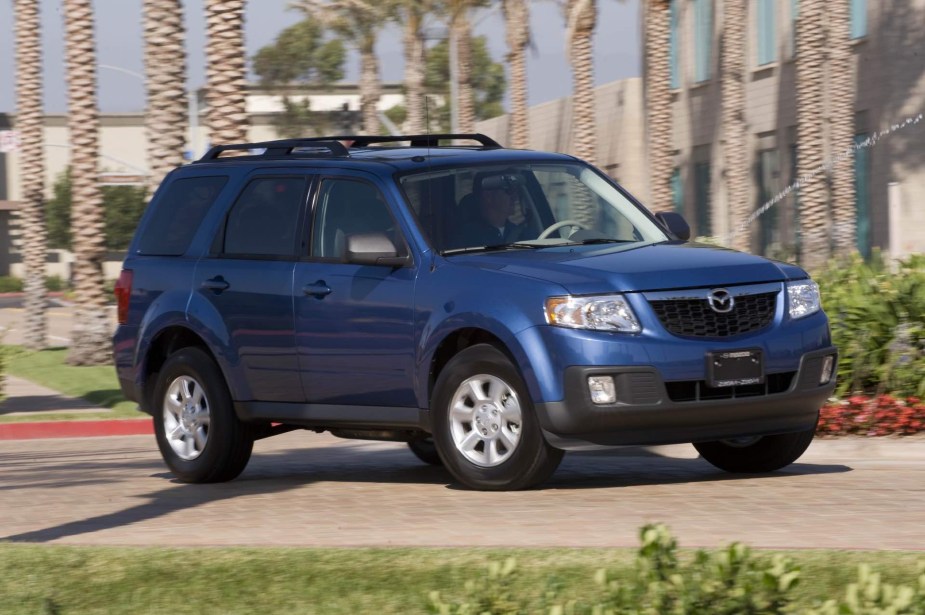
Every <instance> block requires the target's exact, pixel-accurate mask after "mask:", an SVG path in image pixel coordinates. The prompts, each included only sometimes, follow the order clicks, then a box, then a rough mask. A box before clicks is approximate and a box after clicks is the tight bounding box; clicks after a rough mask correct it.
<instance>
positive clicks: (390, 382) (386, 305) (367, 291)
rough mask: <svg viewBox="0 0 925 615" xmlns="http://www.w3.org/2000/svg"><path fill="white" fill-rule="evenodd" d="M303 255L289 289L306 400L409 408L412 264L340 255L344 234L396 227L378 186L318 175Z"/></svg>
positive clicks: (395, 233)
mask: <svg viewBox="0 0 925 615" xmlns="http://www.w3.org/2000/svg"><path fill="white" fill-rule="evenodd" d="M308 232H310V234H311V242H310V244H311V245H310V249H309V258H308V260H307V261H304V262H301V263H299V264H297V265H296V270H295V276H294V289H293V296H294V297H295V318H296V331H297V344H298V351H299V359H300V363H301V366H302V384H303V388H304V390H305V395H306V399H307V401H308V402H309V403H318V404H340V405H355V406H391V407H408V408H412V407H416V406H417V402H416V400H415V397H414V388H413V376H414V356H415V349H414V336H413V322H412V307H413V298H414V280H415V271H416V269H415V267H414V266H413V265H409V266H406V267H390V266H367V265H353V264H347V263H343V262H342V257H343V253H344V242H345V238H346V237H347V236H348V235H350V234H353V233H369V232H385V233H388V234H389V235H390V237H392V239H393V241H395V243H396V245H397V246H399V248H400V250H407V247H406V243H405V240H404V238H403V234H402V232H401V229H400V228H399V226H398V224H397V223H396V218H395V217H394V215H393V214H392V213H391V211H390V208H389V205H388V204H387V201H386V199H385V198H384V196H383V193H382V191H381V190H380V189H379V188H378V187H377V186H376V185H375V184H374V183H372V182H371V181H367V180H366V179H363V178H360V177H358V176H346V175H344V176H328V177H324V178H322V179H321V181H320V183H319V186H318V189H317V191H316V196H315V204H314V211H313V216H312V225H311V229H310V231H308Z"/></svg>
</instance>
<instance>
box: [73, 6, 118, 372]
mask: <svg viewBox="0 0 925 615" xmlns="http://www.w3.org/2000/svg"><path fill="white" fill-rule="evenodd" d="M63 9H64V20H65V24H64V25H65V39H66V46H67V53H66V57H67V82H68V133H69V137H70V144H71V167H70V168H71V182H72V184H71V185H72V188H71V190H72V192H71V194H72V199H73V200H72V203H73V205H72V210H71V228H72V238H71V246H72V248H73V250H74V265H73V267H74V269H73V271H74V275H73V277H74V297H75V303H76V309H75V311H74V325H73V329H72V332H71V348H70V352H69V354H68V358H67V360H68V363H70V364H72V365H97V364H103V363H106V362H107V361H109V357H110V351H111V346H110V339H109V338H110V335H111V332H112V331H111V327H110V323H109V318H108V313H107V311H106V293H105V289H104V285H103V268H102V264H103V257H104V256H105V253H104V246H105V227H104V224H103V198H102V193H101V192H100V188H99V185H98V184H97V181H98V176H97V174H98V160H99V127H100V121H99V111H98V109H97V98H96V97H97V88H96V46H95V44H94V38H93V36H94V23H93V6H92V3H91V0H65V1H64V7H63Z"/></svg>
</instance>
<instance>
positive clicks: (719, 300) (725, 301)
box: [707, 288, 736, 314]
mask: <svg viewBox="0 0 925 615" xmlns="http://www.w3.org/2000/svg"><path fill="white" fill-rule="evenodd" d="M707 303H709V304H710V307H711V308H713V311H714V312H716V313H717V314H728V313H729V312H731V311H732V308H733V307H734V306H735V303H736V302H735V299H734V298H733V296H732V295H730V294H729V291H728V290H726V289H725V288H717V289H714V290H713V291H711V292H710V294H709V295H707Z"/></svg>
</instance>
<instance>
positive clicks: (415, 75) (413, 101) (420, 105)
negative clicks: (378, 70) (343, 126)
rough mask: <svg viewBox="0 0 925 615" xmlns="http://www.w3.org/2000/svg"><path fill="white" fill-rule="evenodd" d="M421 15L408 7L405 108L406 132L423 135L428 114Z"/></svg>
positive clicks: (406, 19) (405, 41) (405, 40)
mask: <svg viewBox="0 0 925 615" xmlns="http://www.w3.org/2000/svg"><path fill="white" fill-rule="evenodd" d="M422 21H423V20H422V18H421V14H420V13H419V12H418V11H417V10H415V9H414V8H413V7H410V6H409V7H408V8H407V12H406V15H405V30H404V43H405V108H406V110H407V112H408V116H407V119H406V120H405V130H406V131H407V132H408V134H422V133H424V132H426V131H427V130H428V129H429V127H427V126H425V123H426V115H427V114H426V112H425V107H424V105H425V104H426V103H425V101H424V96H425V95H426V94H425V93H424V71H425V69H424V67H425V64H424V39H423V37H422V36H421V22H422Z"/></svg>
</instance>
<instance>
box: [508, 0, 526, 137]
mask: <svg viewBox="0 0 925 615" xmlns="http://www.w3.org/2000/svg"><path fill="white" fill-rule="evenodd" d="M502 8H503V9H504V24H505V27H506V28H507V46H508V54H507V61H508V65H509V66H510V68H511V89H510V90H509V91H510V94H511V115H510V126H509V127H508V134H509V135H510V137H509V143H508V145H509V146H510V147H513V148H516V149H526V148H527V147H528V146H529V144H530V140H529V133H528V119H527V57H526V50H527V45H528V44H529V42H530V9H529V7H528V6H527V2H526V0H504V2H503V4H502Z"/></svg>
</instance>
